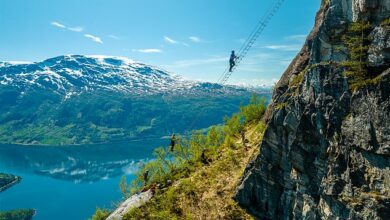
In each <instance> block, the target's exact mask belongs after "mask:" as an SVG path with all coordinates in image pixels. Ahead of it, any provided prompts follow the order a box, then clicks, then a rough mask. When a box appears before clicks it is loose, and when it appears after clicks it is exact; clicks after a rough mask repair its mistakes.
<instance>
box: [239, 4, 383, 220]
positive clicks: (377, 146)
mask: <svg viewBox="0 0 390 220" xmlns="http://www.w3.org/2000/svg"><path fill="white" fill-rule="evenodd" d="M389 15H390V1H389V0H371V1H370V0H330V4H329V5H326V4H325V3H323V5H322V6H321V9H320V11H319V13H318V14H317V17H316V23H315V27H314V29H313V31H312V32H311V34H310V35H309V36H308V38H307V41H306V43H305V45H304V47H303V48H302V50H301V52H300V53H299V54H298V55H297V57H296V58H295V59H294V60H293V62H292V63H291V65H290V66H289V68H288V69H287V70H286V72H285V73H284V74H283V76H282V77H281V79H280V81H279V82H278V83H277V85H276V87H275V89H274V94H273V100H272V102H271V104H270V106H269V108H268V110H267V113H266V118H265V121H266V123H267V127H266V130H265V134H264V137H263V141H262V143H261V144H260V146H259V147H260V148H261V150H260V153H259V155H258V156H257V157H256V158H255V159H254V160H253V161H251V163H250V166H248V167H247V168H246V170H245V173H244V176H243V177H242V180H241V183H240V184H239V186H238V188H237V192H236V195H235V197H234V198H235V200H236V201H237V202H238V203H239V204H240V205H241V206H242V207H244V208H246V209H247V210H248V211H249V212H250V213H251V214H253V215H254V216H255V217H256V218H258V219H389V218H390V99H389V95H390V68H389V60H388V52H389V51H388V45H389V42H388V41H389V38H388V36H389V31H388V27H381V26H380V22H381V21H382V20H383V19H384V18H386V17H388V16H389ZM360 19H364V20H368V21H370V22H371V23H372V24H373V26H374V27H375V28H374V29H373V31H372V33H371V38H372V41H371V42H370V50H369V58H368V60H367V62H369V63H370V68H371V69H372V70H375V71H376V72H379V73H381V74H380V79H379V80H378V83H377V84H374V85H371V86H368V87H366V88H364V89H361V90H359V91H357V92H352V91H351V90H350V89H349V84H348V78H347V77H345V76H344V68H343V67H342V66H341V65H339V64H337V62H339V61H345V60H347V56H346V54H344V53H343V51H336V50H335V48H336V47H338V46H340V45H342V42H341V35H342V34H343V33H344V31H345V30H346V28H347V27H348V25H349V24H350V23H351V22H353V21H356V20H360ZM327 61H332V62H334V63H332V62H329V63H325V64H324V63H323V62H327ZM307 66H310V68H309V71H308V72H307V73H306V75H305V77H304V80H303V82H302V83H300V85H299V86H294V87H290V86H289V83H290V82H291V81H290V79H291V78H292V77H294V76H295V75H297V74H299V73H300V72H301V71H302V70H303V69H305V68H306V67H307ZM281 103H284V105H285V104H287V106H286V107H284V108H276V106H277V105H278V104H281Z"/></svg>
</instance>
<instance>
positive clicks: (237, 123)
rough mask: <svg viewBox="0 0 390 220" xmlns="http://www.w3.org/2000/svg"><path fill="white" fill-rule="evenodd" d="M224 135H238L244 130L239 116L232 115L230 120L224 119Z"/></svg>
mask: <svg viewBox="0 0 390 220" xmlns="http://www.w3.org/2000/svg"><path fill="white" fill-rule="evenodd" d="M224 121H225V127H224V130H225V133H226V135H227V136H234V135H238V134H239V133H240V132H241V131H242V129H243V128H244V124H243V117H242V115H241V114H239V113H238V114H234V115H233V116H232V117H231V118H228V117H225V119H224Z"/></svg>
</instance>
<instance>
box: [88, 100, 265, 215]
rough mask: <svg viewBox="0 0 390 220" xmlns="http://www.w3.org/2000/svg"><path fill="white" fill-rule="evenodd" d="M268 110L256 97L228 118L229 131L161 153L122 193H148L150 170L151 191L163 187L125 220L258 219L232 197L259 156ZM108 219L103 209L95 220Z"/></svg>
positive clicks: (199, 135)
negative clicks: (144, 190)
mask: <svg viewBox="0 0 390 220" xmlns="http://www.w3.org/2000/svg"><path fill="white" fill-rule="evenodd" d="M265 110H266V106H265V100H264V99H260V98H258V97H256V96H253V97H252V98H251V101H250V104H249V105H247V106H242V107H241V108H240V112H239V113H237V114H234V115H233V116H232V117H231V118H225V124H224V125H223V126H215V127H213V128H211V129H210V130H209V131H208V133H207V134H204V133H201V132H195V133H194V134H193V135H192V136H191V138H189V139H186V140H181V141H180V144H178V146H177V147H175V151H174V152H173V153H172V152H170V151H169V149H165V148H157V149H156V150H155V155H154V156H155V159H154V160H153V161H150V162H149V163H147V164H146V165H145V166H144V167H143V168H142V169H140V171H139V172H138V174H137V178H136V179H135V180H134V181H133V182H132V183H131V185H130V186H128V185H127V182H126V181H125V178H123V180H122V181H121V183H120V188H121V190H122V192H123V194H124V195H125V197H128V196H131V195H132V194H134V193H136V192H139V191H140V190H142V188H143V185H144V182H143V177H142V176H143V173H144V171H145V170H146V169H147V170H149V176H150V180H149V182H148V187H149V186H153V185H154V186H155V185H157V184H159V185H160V187H158V189H157V190H156V193H155V195H154V197H153V198H152V199H151V200H150V201H149V202H148V203H146V204H145V205H143V206H141V207H140V208H136V209H133V210H131V211H130V212H128V213H127V214H126V215H125V216H124V218H123V219H124V220H127V219H252V217H251V216H249V215H248V214H247V213H246V212H245V210H243V209H241V207H239V206H238V205H237V203H236V202H235V201H234V200H233V199H232V197H233V195H234V192H235V190H236V187H237V185H238V183H239V181H240V179H241V177H242V175H243V172H244V169H245V167H246V165H247V164H248V162H249V160H250V159H251V157H253V156H254V155H256V154H257V153H258V149H259V148H258V145H259V143H260V141H261V138H262V135H263V132H264V129H265V125H264V123H263V122H262V120H261V119H262V116H263V115H264V113H265ZM242 134H245V138H246V142H247V143H246V144H245V145H244V143H243V141H242ZM107 215H108V212H107V211H104V210H101V209H99V210H97V212H96V213H95V215H94V216H93V217H92V219H94V220H99V219H104V218H105V217H106V216H107Z"/></svg>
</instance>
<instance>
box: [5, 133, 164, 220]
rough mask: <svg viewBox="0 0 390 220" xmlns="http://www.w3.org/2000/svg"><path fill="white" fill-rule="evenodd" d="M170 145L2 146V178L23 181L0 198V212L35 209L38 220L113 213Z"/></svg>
mask: <svg viewBox="0 0 390 220" xmlns="http://www.w3.org/2000/svg"><path fill="white" fill-rule="evenodd" d="M167 145H168V141H167V140H166V139H152V140H147V141H143V142H141V141H132V142H126V143H115V144H101V145H88V146H67V147H62V146H61V147H58V146H16V145H0V172H5V173H11V174H15V175H18V176H21V177H22V181H21V182H20V183H19V184H17V185H15V186H13V187H11V188H10V189H8V190H6V191H4V192H2V193H0V210H11V209H21V208H33V209H36V211H37V214H36V216H35V217H34V219H37V220H46V219H57V220H65V219H66V220H69V219H72V220H78V219H80V220H82V219H88V218H89V217H91V215H92V214H93V213H94V211H95V209H96V207H101V208H113V207H115V204H116V203H117V202H119V201H120V200H121V198H122V195H121V192H120V190H119V181H120V179H121V177H122V175H126V178H127V180H128V181H131V180H132V179H134V173H135V172H136V170H137V168H138V167H139V166H140V165H142V163H143V162H144V161H146V160H148V159H150V158H152V152H153V149H154V148H156V147H158V146H167Z"/></svg>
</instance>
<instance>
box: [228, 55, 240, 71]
mask: <svg viewBox="0 0 390 220" xmlns="http://www.w3.org/2000/svg"><path fill="white" fill-rule="evenodd" d="M236 59H238V56H236V55H235V54H234V50H233V51H232V54H230V60H229V64H230V69H229V72H232V71H233V67H234V66H235V65H236Z"/></svg>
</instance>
